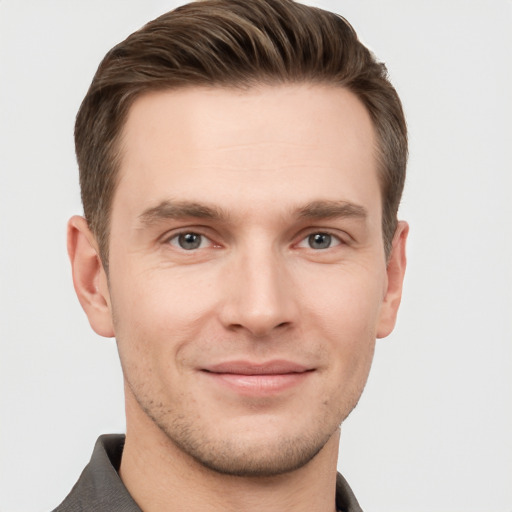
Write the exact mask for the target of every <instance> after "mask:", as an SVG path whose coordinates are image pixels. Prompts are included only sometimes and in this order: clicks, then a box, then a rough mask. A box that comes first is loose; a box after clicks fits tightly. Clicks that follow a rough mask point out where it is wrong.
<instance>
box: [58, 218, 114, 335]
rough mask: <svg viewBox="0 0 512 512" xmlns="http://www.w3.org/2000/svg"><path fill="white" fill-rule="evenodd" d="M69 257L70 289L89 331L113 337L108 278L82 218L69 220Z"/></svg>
mask: <svg viewBox="0 0 512 512" xmlns="http://www.w3.org/2000/svg"><path fill="white" fill-rule="evenodd" d="M68 254H69V259H70V260H71V270H72V273H73V285H74V286H75V291H76V294H77V296H78V300H79V301H80V304H81V305H82V308H83V310H84V311H85V314H86V315H87V318H88V319H89V323H90V324H91V327H92V328H93V329H94V331H95V332H96V333H97V334H99V335H100V336H105V337H112V336H114V326H113V322H112V312H111V304H110V294H109V290H108V281H107V275H106V273H105V270H104V268H103V264H102V263H101V259H100V256H99V251H98V246H97V243H96V239H95V237H94V235H93V234H92V233H91V230H90V229H89V225H88V224H87V221H86V220H85V219H84V218H83V217H79V216H74V217H71V219H69V222H68Z"/></svg>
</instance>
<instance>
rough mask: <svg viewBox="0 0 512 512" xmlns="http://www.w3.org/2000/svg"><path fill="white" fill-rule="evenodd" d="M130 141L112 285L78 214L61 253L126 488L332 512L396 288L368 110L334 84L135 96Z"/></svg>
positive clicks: (115, 212)
mask: <svg viewBox="0 0 512 512" xmlns="http://www.w3.org/2000/svg"><path fill="white" fill-rule="evenodd" d="M123 135H124V137H123V147H122V161H121V168H120V180H119V183H118V186H117V190H116V192H115V195H114V200H113V205H112V217H111V232H110V245H109V251H110V260H109V276H108V279H107V276H106V275H105V272H104V270H103V266H102V265H101V261H100V258H99V256H98V249H97V243H96V240H95V238H94V236H93V235H92V234H91V232H90V231H89V230H88V227H87V223H86V222H85V220H84V219H82V218H81V217H73V218H72V219H71V220H70V223H69V231H68V247H69V253H70V257H71V261H72V266H73V277H74V283H75V288H76V290H77V294H78V297H79V299H80V302H81V304H82V306H83V308H84V310H85V311H86V313H87V315H88V317H89V321H90V323H91V326H92V327H93V329H94V330H95V331H96V332H97V333H99V334H101V335H103V336H115V337H116V339H117V344H118V348H119V354H120V358H121V363H122V367H123V373H124V379H125V391H126V414H127V438H126V445H125V451H124V454H123V459H122V463H121V469H120V474H121V477H122V479H123V481H124V483H125V485H126V486H127V488H128V490H129V491H130V493H131V494H132V496H133V497H134V499H135V500H136V501H137V503H138V504H139V505H140V506H141V508H143V509H144V510H145V511H150V512H151V511H153V510H154V511H156V510H185V509H186V510H190V511H195V510H197V511H199V510H201V511H205V510H212V511H214V510H233V511H235V510H236V511H239V510H244V511H251V510H262V509H265V510H269V511H273V510H276V511H277V510H280V511H282V510H283V509H286V510H294V511H300V510H304V511H306V510H307V511H316V510H318V511H332V510H334V482H335V475H336V461H337V455H338V441H339V427H340V425H341V423H342V421H343V420H344V419H345V418H346V417H347V416H348V414H349V413H350V411H351V410H352V409H353V408H354V406H355V405H356V403H357V401H358V399H359V397H360V395H361V392H362V390H363V388H364V385H365V383H366V380H367V376H368V372H369V370H370V366H371V361H372V357H373V352H374V345H375V340H376V338H380V337H384V336H387V335H388V334H389V333H390V332H391V331H392V329H393V327H394V323H395V319H396V314H397V310H398V306H399V303H400V298H401V291H402V282H403V276H404V271H405V241H406V237H407V231H408V227H407V225H406V224H405V223H404V222H400V223H399V225H398V229H397V232H396V234H395V238H394V240H393V249H392V253H391V255H390V256H389V257H388V258H386V256H385V254H384V245H383V240H382V228H381V225H382V216H381V211H382V203H381V194H380V189H379V183H378V179H377V160H376V158H375V144H376V141H375V133H374V129H373V126H372V123H371V120H370V118H369V115H368V113H367V112H366V110H365V108H364V106H363V105H362V104H361V103H360V102H359V100H358V99H357V98H356V97H355V96H354V95H353V94H352V93H350V92H348V91H347V90H344V89H341V88H334V87H321V86H318V85H286V86H279V87H277V86H274V87H271V86H265V87H263V86H262V87H259V88H253V89H250V90H249V91H244V92H241V91H235V90H229V89H221V88H209V89H199V88H189V89H184V90H179V91H163V92H156V93H151V94H147V95H145V96H142V97H140V98H139V99H137V100H136V102H135V103H134V105H133V106H132V108H131V110H130V113H129V116H128V119H127V122H126V125H125V127H124V134H123ZM187 234H188V235H187ZM187 244H188V245H187ZM194 244H196V245H194ZM219 365H220V366H219ZM233 365H234V366H233ZM290 366H292V367H293V371H290ZM240 368H242V370H240ZM248 368H249V370H247V369H248ZM262 368H264V369H265V370H262ZM297 368H299V370H298V369H297ZM244 372H245V373H244ZM265 372H267V373H265ZM240 373H244V375H240ZM247 373H249V374H250V375H247ZM262 373H263V375H262ZM268 373H271V375H269V374H268ZM255 374H256V375H255ZM226 488H229V493H226V492H225V489H226ZM170 504H172V505H170Z"/></svg>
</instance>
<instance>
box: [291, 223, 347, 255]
mask: <svg viewBox="0 0 512 512" xmlns="http://www.w3.org/2000/svg"><path fill="white" fill-rule="evenodd" d="M316 234H322V235H329V236H331V237H332V239H333V240H335V241H336V242H337V243H335V244H333V245H332V246H331V247H328V248H327V249H332V248H333V247H338V246H340V245H348V243H349V239H351V237H350V235H348V234H347V233H344V232H343V233H340V232H339V231H338V230H333V229H322V228H317V227H313V228H309V229H307V230H304V231H303V232H302V233H300V235H299V236H297V239H298V241H297V242H296V243H295V244H294V246H295V247H300V248H305V249H310V250H317V251H318V250H319V249H313V248H311V247H309V246H307V245H306V244H307V240H308V238H309V237H310V236H311V235H316ZM343 235H345V236H343ZM303 243H304V244H305V245H303V246H301V244H303ZM327 249H323V250H327Z"/></svg>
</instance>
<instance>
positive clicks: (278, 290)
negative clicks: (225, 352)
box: [223, 239, 295, 336]
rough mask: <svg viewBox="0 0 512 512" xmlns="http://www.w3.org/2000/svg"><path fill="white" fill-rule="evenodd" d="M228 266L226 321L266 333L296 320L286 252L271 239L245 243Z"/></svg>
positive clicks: (252, 331)
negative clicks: (285, 256) (279, 248)
mask: <svg viewBox="0 0 512 512" xmlns="http://www.w3.org/2000/svg"><path fill="white" fill-rule="evenodd" d="M236 252H237V254H236V257H235V261H234V262H232V266H231V267H230V268H229V269H228V273H229V277H228V279H227V283H226V284H227V285H228V287H229V290H227V294H226V296H227V297H229V298H228V299H227V303H226V304H225V309H224V318H223V321H224V323H225V324H226V326H229V327H231V328H233V327H237V328H245V329H247V330H248V331H250V332H251V333H252V334H253V335H254V336H265V335H267V334H269V333H270V332H271V331H272V330H273V329H274V328H276V327H282V326H285V325H291V324H292V323H293V322H294V321H295V318H294V317H295V302H294V297H293V287H292V286H291V285H292V283H291V279H290V276H289V273H288V271H287V268H286V265H285V261H284V255H283V254H282V253H280V251H278V250H276V249H275V248H274V247H273V245H272V243H270V242H269V241H268V240H261V239H260V240H259V241H258V242H257V243H256V242H254V241H253V243H252V244H251V243H250V244H246V245H245V244H244V245H243V247H241V248H239V250H238V251H236Z"/></svg>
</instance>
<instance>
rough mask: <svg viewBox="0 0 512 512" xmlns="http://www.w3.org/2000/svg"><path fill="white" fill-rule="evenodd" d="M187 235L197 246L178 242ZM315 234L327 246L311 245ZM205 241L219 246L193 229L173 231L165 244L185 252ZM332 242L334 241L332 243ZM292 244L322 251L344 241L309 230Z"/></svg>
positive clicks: (335, 236) (212, 245) (322, 232)
mask: <svg viewBox="0 0 512 512" xmlns="http://www.w3.org/2000/svg"><path fill="white" fill-rule="evenodd" d="M187 236H191V237H197V238H199V242H198V244H197V246H194V243H195V242H197V240H189V241H188V242H187V241H185V243H190V244H191V245H192V247H189V248H185V247H183V245H182V244H181V243H180V242H181V241H183V240H180V238H181V237H187ZM317 236H322V237H327V238H328V246H327V247H319V248H314V247H311V243H312V242H313V240H314V238H313V237H317ZM173 241H175V243H173ZM205 241H208V242H209V244H211V245H210V246H211V247H220V245H216V244H215V243H214V242H212V240H211V239H210V238H209V237H208V236H206V235H205V234H203V233H200V232H197V231H193V230H190V231H188V230H187V231H181V232H179V233H175V234H174V235H172V236H171V237H168V238H167V239H166V243H167V244H169V245H172V246H173V247H176V248H177V249H179V250H183V251H186V252H194V251H196V250H198V249H204V248H205V247H201V246H202V245H203V243H204V242H205ZM333 243H334V245H333ZM302 244H308V246H307V247H306V246H304V245H302ZM294 245H295V246H296V247H300V248H304V249H312V250H315V251H324V250H327V249H332V248H333V247H337V246H339V245H346V242H345V241H344V240H343V239H342V238H340V237H339V236H338V235H335V234H333V233H331V232H329V231H313V232H310V233H308V234H307V235H305V236H303V237H302V238H301V239H300V241H299V242H298V243H297V244H294Z"/></svg>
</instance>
